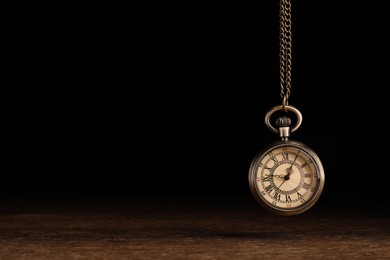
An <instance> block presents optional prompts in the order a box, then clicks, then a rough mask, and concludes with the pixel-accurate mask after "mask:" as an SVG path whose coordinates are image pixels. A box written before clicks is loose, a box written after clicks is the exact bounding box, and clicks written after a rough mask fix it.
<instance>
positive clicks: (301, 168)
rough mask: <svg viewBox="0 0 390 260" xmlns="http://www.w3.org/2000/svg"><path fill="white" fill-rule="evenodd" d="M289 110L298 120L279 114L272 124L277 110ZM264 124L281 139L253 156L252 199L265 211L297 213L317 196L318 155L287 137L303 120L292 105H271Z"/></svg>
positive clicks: (319, 177)
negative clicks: (293, 122) (292, 120)
mask: <svg viewBox="0 0 390 260" xmlns="http://www.w3.org/2000/svg"><path fill="white" fill-rule="evenodd" d="M278 110H285V111H286V112H287V111H292V112H293V113H295V114H296V116H297V122H296V124H295V125H294V126H293V127H290V126H291V119H290V118H289V117H287V116H283V117H279V118H278V119H277V120H276V126H277V127H278V129H276V128H274V127H273V126H272V125H271V124H270V118H271V115H272V114H273V113H274V112H276V111H278ZM265 123H266V125H267V127H268V128H269V129H270V130H271V131H272V132H275V133H279V135H280V137H281V140H279V141H276V142H273V143H271V144H269V145H268V146H266V147H265V148H264V149H263V150H262V151H261V152H260V153H258V154H257V155H256V156H255V158H254V159H253V160H252V163H251V166H250V170H249V185H250V189H251V192H252V194H253V196H254V197H255V199H256V200H257V201H258V202H259V203H260V204H261V205H262V206H263V207H264V208H265V209H266V210H268V211H270V212H272V213H275V214H278V215H283V216H290V215H297V214H300V213H303V212H304V211H306V210H308V209H309V208H311V207H312V206H313V205H314V204H315V203H316V201H317V200H318V199H319V197H320V195H321V193H322V190H323V187H324V182H325V173H324V168H323V165H322V163H321V161H320V159H319V157H318V155H317V154H316V153H315V152H314V151H313V150H312V149H311V148H310V147H308V146H307V145H305V144H303V143H300V142H298V141H294V140H290V139H289V136H290V132H294V131H295V130H297V129H298V128H299V126H300V125H301V123H302V114H301V113H300V112H299V110H298V109H296V108H295V107H293V106H288V105H283V106H277V107H274V108H273V109H271V110H270V111H269V112H268V113H267V114H266V117H265Z"/></svg>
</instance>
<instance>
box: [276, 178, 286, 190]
mask: <svg viewBox="0 0 390 260" xmlns="http://www.w3.org/2000/svg"><path fill="white" fill-rule="evenodd" d="M286 180H287V179H284V181H283V182H282V183H281V184H280V185H279V187H278V188H277V189H276V191H275V192H277V191H279V190H280V187H281V186H282V185H283V183H285V182H286Z"/></svg>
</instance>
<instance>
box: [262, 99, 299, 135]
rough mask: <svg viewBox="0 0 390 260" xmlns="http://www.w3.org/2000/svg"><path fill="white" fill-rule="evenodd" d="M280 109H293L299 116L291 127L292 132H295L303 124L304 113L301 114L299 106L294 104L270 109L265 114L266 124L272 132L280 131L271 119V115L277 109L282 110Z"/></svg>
mask: <svg viewBox="0 0 390 260" xmlns="http://www.w3.org/2000/svg"><path fill="white" fill-rule="evenodd" d="M280 110H284V111H286V112H287V111H291V112H293V113H294V114H295V115H296V116H297V122H296V123H295V125H294V126H293V127H292V128H291V133H292V132H295V131H296V130H297V129H298V128H299V127H300V126H301V124H302V114H301V112H299V110H298V109H297V108H295V107H293V106H289V105H286V104H283V105H281V106H276V107H273V108H271V110H269V111H268V113H267V114H266V115H265V125H266V126H267V127H268V129H269V130H270V131H271V132H274V133H278V130H277V129H276V128H275V127H273V126H272V125H271V123H270V119H271V116H272V114H273V113H275V112H276V111H280Z"/></svg>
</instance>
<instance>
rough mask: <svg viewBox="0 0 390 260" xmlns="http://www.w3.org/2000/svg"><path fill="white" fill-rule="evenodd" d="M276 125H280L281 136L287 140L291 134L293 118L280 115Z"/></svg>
mask: <svg viewBox="0 0 390 260" xmlns="http://www.w3.org/2000/svg"><path fill="white" fill-rule="evenodd" d="M276 125H277V126H278V127H279V136H280V137H282V140H283V141H285V142H286V141H287V140H288V137H289V136H290V125H291V119H290V118H288V117H287V116H283V117H279V118H278V119H277V120H276Z"/></svg>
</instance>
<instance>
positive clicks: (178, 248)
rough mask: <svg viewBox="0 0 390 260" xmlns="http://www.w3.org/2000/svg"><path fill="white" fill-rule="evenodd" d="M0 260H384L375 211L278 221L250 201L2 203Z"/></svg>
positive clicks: (386, 253)
mask: <svg viewBox="0 0 390 260" xmlns="http://www.w3.org/2000/svg"><path fill="white" fill-rule="evenodd" d="M1 203H2V204H1V205H2V207H1V210H0V259H53V260H54V259H154V260H155V259H390V218H389V214H387V213H386V212H383V211H381V210H380V209H376V210H369V209H368V208H365V210H364V211H363V210H360V209H359V208H356V207H354V206H350V207H347V208H338V207H334V206H331V205H318V206H317V205H316V206H314V207H313V208H312V209H311V210H310V211H308V212H306V213H305V214H302V215H298V216H293V217H279V216H275V215H271V214H269V213H267V212H265V211H264V210H263V209H262V208H260V206H258V205H257V203H256V202H254V201H252V200H238V199H227V198H225V199H219V198H212V199H207V198H203V199H201V198H196V197H192V198H181V199H172V198H158V199H157V198H138V199H137V198H132V199H73V200H64V199H51V200H42V199H39V200H17V199H15V200H3V201H1Z"/></svg>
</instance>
